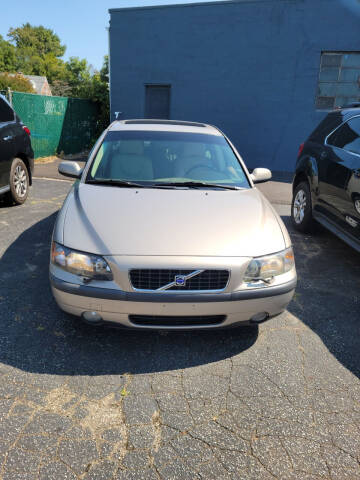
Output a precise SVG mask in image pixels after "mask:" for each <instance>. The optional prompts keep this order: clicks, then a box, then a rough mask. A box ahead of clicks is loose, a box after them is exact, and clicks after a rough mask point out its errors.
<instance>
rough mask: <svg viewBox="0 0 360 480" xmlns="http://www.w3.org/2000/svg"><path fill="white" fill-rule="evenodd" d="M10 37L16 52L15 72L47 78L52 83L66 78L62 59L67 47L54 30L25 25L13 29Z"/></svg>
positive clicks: (10, 31)
mask: <svg viewBox="0 0 360 480" xmlns="http://www.w3.org/2000/svg"><path fill="white" fill-rule="evenodd" d="M8 37H9V38H10V40H11V42H12V43H13V45H12V47H13V48H14V49H15V52H16V62H15V66H16V69H15V71H21V72H22V73H24V74H25V75H42V76H46V77H47V78H48V80H49V82H50V83H51V82H52V81H54V80H56V79H59V78H61V77H63V76H64V61H63V60H62V59H61V58H60V57H62V56H63V55H64V53H65V50H66V47H65V45H62V44H61V41H60V38H59V37H58V36H57V35H56V34H55V33H54V32H53V30H50V29H49V28H45V27H43V26H39V27H34V26H32V25H30V23H25V24H24V25H22V27H18V28H11V29H10V30H9V33H8Z"/></svg>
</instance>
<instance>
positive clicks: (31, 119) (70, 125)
mask: <svg viewBox="0 0 360 480" xmlns="http://www.w3.org/2000/svg"><path fill="white" fill-rule="evenodd" d="M1 93H2V94H3V95H5V96H6V97H7V98H8V100H9V101H10V102H11V103H12V106H13V108H14V110H15V112H16V113H17V115H18V116H19V117H20V118H21V120H22V121H23V122H24V124H25V125H26V126H27V127H29V129H30V131H31V144H32V147H33V150H34V154H35V158H37V157H47V156H50V155H55V154H57V153H62V152H63V153H64V154H69V153H79V152H82V151H83V150H85V149H87V148H88V147H89V146H90V145H91V143H93V141H94V140H95V136H96V133H97V129H98V121H99V111H98V107H97V105H96V104H95V103H94V102H91V101H90V100H83V99H80V98H67V97H50V96H44V95H35V94H32V93H20V92H11V93H9V92H1ZM9 97H11V98H9Z"/></svg>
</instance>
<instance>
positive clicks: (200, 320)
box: [129, 315, 226, 327]
mask: <svg viewBox="0 0 360 480" xmlns="http://www.w3.org/2000/svg"><path fill="white" fill-rule="evenodd" d="M225 319H226V315H210V316H192V317H175V316H169V317H166V316H160V317H158V316H156V315H129V320H130V322H131V323H133V324H134V325H142V326H153V327H192V326H194V327H195V326H201V325H204V326H206V325H220V324H221V323H223V321H224V320H225Z"/></svg>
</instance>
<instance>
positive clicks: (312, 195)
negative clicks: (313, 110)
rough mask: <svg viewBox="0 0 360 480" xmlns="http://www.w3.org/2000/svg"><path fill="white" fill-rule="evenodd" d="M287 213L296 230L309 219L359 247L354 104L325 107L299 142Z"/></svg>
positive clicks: (359, 170)
mask: <svg viewBox="0 0 360 480" xmlns="http://www.w3.org/2000/svg"><path fill="white" fill-rule="evenodd" d="M291 216H292V221H293V224H294V226H295V228H296V229H297V230H300V231H302V232H306V231H310V230H311V227H312V226H313V224H314V219H315V220H316V221H317V222H319V223H321V224H322V225H323V226H324V227H326V228H327V229H328V230H330V231H331V232H333V233H334V234H335V235H337V236H338V237H340V238H341V239H342V240H344V241H345V242H346V243H348V244H349V245H350V246H352V247H353V248H355V249H356V250H358V251H359V252H360V104H352V105H348V106H346V107H343V108H341V109H338V110H334V111H333V112H331V113H329V114H328V115H327V116H326V118H325V119H324V120H323V121H322V122H321V123H320V125H319V126H318V127H317V128H316V129H315V131H314V132H313V133H312V134H311V135H310V137H309V139H308V140H307V141H306V142H305V143H304V144H302V145H301V146H300V150H299V155H298V159H297V162H296V171H295V177H294V181H293V201H292V206H291Z"/></svg>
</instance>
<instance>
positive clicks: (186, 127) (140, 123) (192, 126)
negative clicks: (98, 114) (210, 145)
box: [109, 119, 222, 136]
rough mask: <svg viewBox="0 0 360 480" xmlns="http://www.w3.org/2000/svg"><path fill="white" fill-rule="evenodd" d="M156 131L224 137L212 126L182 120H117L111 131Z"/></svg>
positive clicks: (111, 126)
mask: <svg viewBox="0 0 360 480" xmlns="http://www.w3.org/2000/svg"><path fill="white" fill-rule="evenodd" d="M120 130H122V131H124V130H127V131H129V130H137V131H139V130H140V131H156V132H179V133H202V134H205V135H216V136H222V133H221V132H220V130H218V129H217V128H216V127H213V126H212V125H207V124H205V123H198V122H185V121H182V120H152V119H150V120H145V119H133V120H116V121H115V122H113V123H112V124H111V125H110V127H109V131H110V132H114V131H120Z"/></svg>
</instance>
